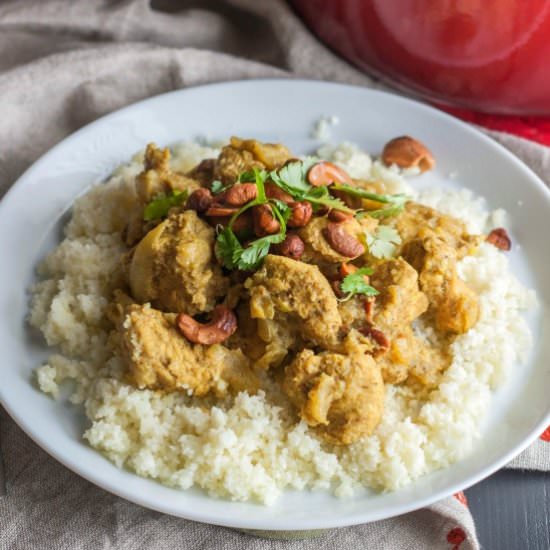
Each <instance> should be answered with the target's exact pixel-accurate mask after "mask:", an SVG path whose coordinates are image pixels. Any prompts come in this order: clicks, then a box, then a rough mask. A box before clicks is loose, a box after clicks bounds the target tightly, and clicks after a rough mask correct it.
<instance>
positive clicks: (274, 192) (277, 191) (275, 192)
mask: <svg viewBox="0 0 550 550" xmlns="http://www.w3.org/2000/svg"><path fill="white" fill-rule="evenodd" d="M265 194H266V197H267V198H269V199H278V200H280V201H282V202H284V203H285V204H290V203H292V202H294V198H293V197H292V196H291V195H289V194H288V193H287V192H286V191H283V190H282V189H281V188H280V187H279V186H278V185H275V184H274V183H273V182H271V181H268V182H266V184H265Z"/></svg>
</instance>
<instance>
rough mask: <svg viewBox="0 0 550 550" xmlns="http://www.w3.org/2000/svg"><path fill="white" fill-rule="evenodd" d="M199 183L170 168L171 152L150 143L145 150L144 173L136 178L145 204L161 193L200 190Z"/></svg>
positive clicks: (140, 196) (139, 194)
mask: <svg viewBox="0 0 550 550" xmlns="http://www.w3.org/2000/svg"><path fill="white" fill-rule="evenodd" d="M199 187H200V184H199V182H198V181H196V180H194V179H192V178H190V177H187V176H184V175H183V174H180V173H178V172H174V171H172V170H171V168H170V151H169V150H168V149H159V148H158V147H157V146H156V145H155V144H154V143H149V145H147V149H146V150H145V161H144V167H143V171H142V172H140V173H139V174H138V175H137V177H136V191H137V194H138V197H139V198H140V200H141V202H142V203H143V204H147V203H149V202H151V200H153V199H154V198H155V197H156V196H157V195H159V194H161V193H170V192H171V191H188V192H189V193H192V192H193V191H194V190H195V189H198V188H199Z"/></svg>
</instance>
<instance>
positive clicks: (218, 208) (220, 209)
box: [205, 203, 239, 217]
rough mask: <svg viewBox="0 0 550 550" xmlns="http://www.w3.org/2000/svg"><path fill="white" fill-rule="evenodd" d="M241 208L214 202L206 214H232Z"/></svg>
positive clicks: (217, 215) (216, 215)
mask: <svg viewBox="0 0 550 550" xmlns="http://www.w3.org/2000/svg"><path fill="white" fill-rule="evenodd" d="M238 210H239V209H238V208H237V207H236V206H224V205H223V204H219V203H214V204H213V205H212V206H211V207H210V208H209V209H208V210H207V211H206V212H205V215H206V216H213V217H219V216H232V215H233V214H234V213H235V212H237V211H238Z"/></svg>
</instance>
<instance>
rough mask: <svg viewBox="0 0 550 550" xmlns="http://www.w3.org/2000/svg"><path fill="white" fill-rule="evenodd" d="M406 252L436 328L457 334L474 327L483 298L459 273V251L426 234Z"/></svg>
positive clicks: (442, 240) (410, 243)
mask: <svg viewBox="0 0 550 550" xmlns="http://www.w3.org/2000/svg"><path fill="white" fill-rule="evenodd" d="M402 254H403V257H404V258H405V259H406V260H407V261H408V262H409V263H410V264H411V265H412V266H413V267H414V268H415V269H416V270H417V271H418V273H419V282H420V287H421V288H422V291H423V292H425V293H426V295H427V297H428V300H429V303H430V310H431V312H432V313H433V314H434V318H435V326H436V328H437V329H438V330H440V331H442V332H450V333H453V334H463V333H465V332H467V331H468V330H470V328H472V327H473V326H474V325H475V323H476V322H477V320H478V318H479V300H478V297H477V294H476V293H475V292H474V291H473V290H472V289H471V288H469V287H468V286H467V285H466V283H465V282H464V281H463V280H462V279H460V278H459V276H458V274H457V270H456V263H457V253H456V250H455V249H454V248H453V247H452V246H451V245H450V244H449V243H448V242H447V241H445V240H444V239H442V238H439V237H426V238H424V239H414V240H412V241H409V242H408V243H407V244H406V245H405V246H404V247H403V250H402Z"/></svg>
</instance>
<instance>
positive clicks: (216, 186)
mask: <svg viewBox="0 0 550 550" xmlns="http://www.w3.org/2000/svg"><path fill="white" fill-rule="evenodd" d="M230 187H232V184H231V183H229V184H228V185H224V184H223V183H222V182H221V181H220V180H214V181H213V182H212V184H211V185H210V191H212V193H214V195H219V194H220V193H223V192H224V191H226V190H227V189H229V188H230Z"/></svg>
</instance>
